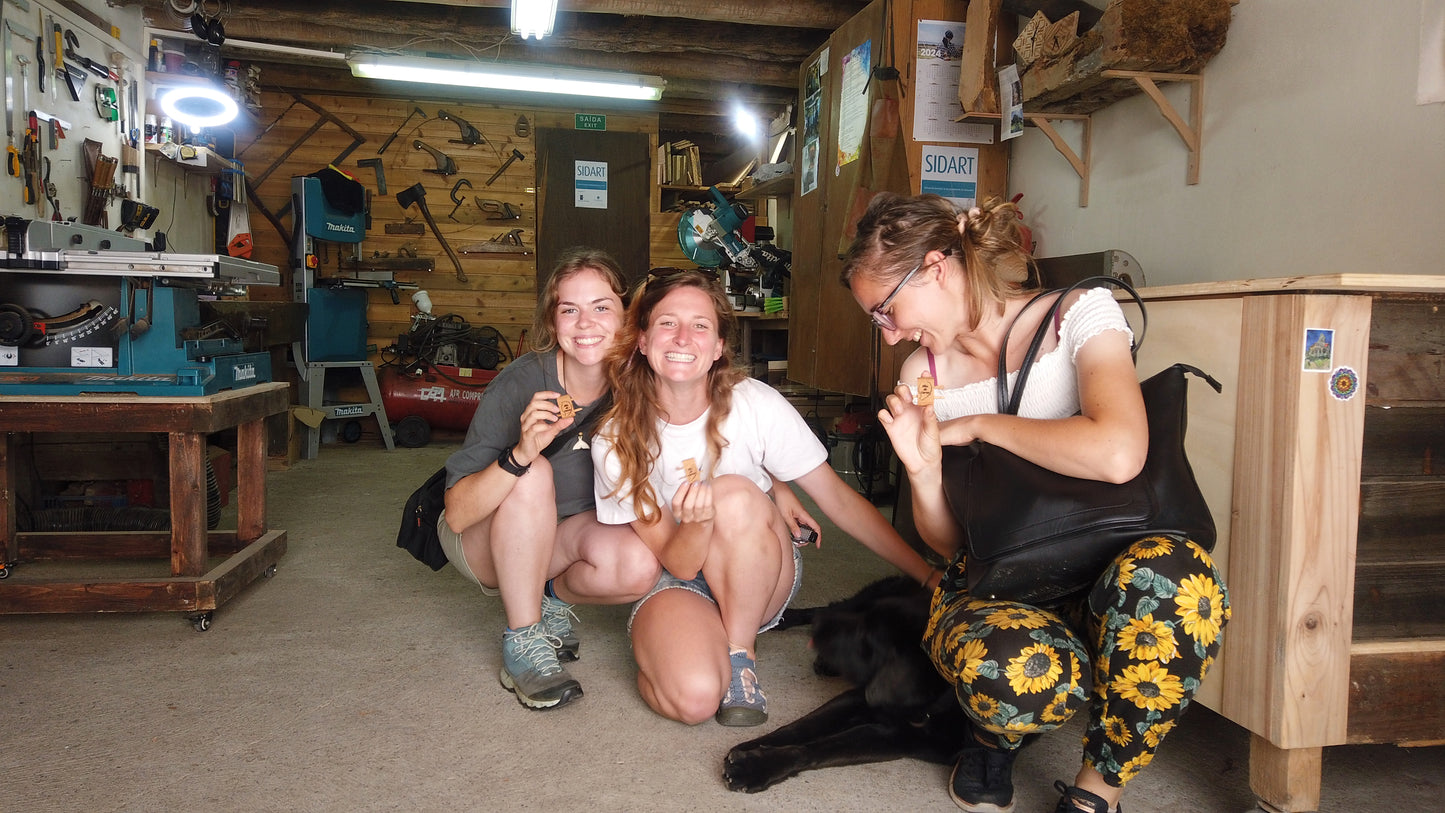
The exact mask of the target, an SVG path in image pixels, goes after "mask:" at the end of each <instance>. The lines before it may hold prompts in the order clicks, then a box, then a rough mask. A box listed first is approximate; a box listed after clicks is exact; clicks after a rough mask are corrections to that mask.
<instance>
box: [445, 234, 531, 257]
mask: <svg viewBox="0 0 1445 813" xmlns="http://www.w3.org/2000/svg"><path fill="white" fill-rule="evenodd" d="M461 252H462V253H463V254H531V253H532V250H531V249H529V248H527V245H526V243H523V242H522V230H521V229H512V230H511V231H509V232H507V233H506V234H499V235H497V236H496V237H493V238H492V239H490V240H485V241H483V242H480V243H468V244H466V245H464V246H462V248H461Z"/></svg>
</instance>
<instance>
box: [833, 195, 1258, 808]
mask: <svg viewBox="0 0 1445 813" xmlns="http://www.w3.org/2000/svg"><path fill="white" fill-rule="evenodd" d="M1018 222H1019V221H1018V209H1017V207H1015V206H1014V205H1013V204H1011V203H1001V202H998V201H990V202H988V203H985V204H984V205H983V206H982V207H978V208H974V209H971V210H968V211H966V212H960V211H958V210H956V209H955V208H954V206H953V204H952V203H950V202H949V201H948V200H946V199H944V198H941V197H938V196H936V195H920V196H917V197H903V196H900V195H894V194H891V193H883V194H880V195H877V196H876V197H875V198H874V199H873V200H872V201H871V202H870V204H869V206H868V210H867V211H866V212H865V213H864V215H863V217H862V218H861V219H860V220H859V222H858V227H857V237H856V238H855V240H854V243H853V246H852V247H851V248H850V250H849V252H848V256H847V259H846V261H845V263H844V266H843V274H842V282H843V284H844V285H845V286H847V287H848V288H849V289H851V290H852V292H853V298H854V299H856V300H857V301H858V304H859V305H860V306H861V307H862V308H863V310H864V311H866V312H867V313H868V314H869V315H870V316H871V317H872V319H873V322H874V324H875V325H877V326H878V328H879V330H880V331H881V332H882V334H883V340H884V341H886V342H887V343H888V344H890V345H893V344H897V343H898V342H900V341H905V340H906V341H913V342H917V343H918V344H919V345H921V346H920V347H919V349H918V350H917V351H916V352H914V353H913V355H912V356H910V357H909V358H908V360H907V361H906V362H905V363H904V365H903V368H902V371H901V373H900V376H901V378H902V382H900V384H899V386H898V387H897V389H896V390H895V391H894V394H892V395H889V396H888V399H887V401H888V408H887V409H885V410H883V411H881V412H880V413H879V420H880V421H881V422H882V423H883V426H884V428H885V429H886V430H887V432H888V436H889V438H890V439H891V440H892V442H893V448H894V450H895V451H896V452H897V453H898V458H899V460H900V461H901V462H902V464H903V467H904V468H905V469H906V470H907V472H908V479H909V484H910V485H911V487H912V491H913V498H912V506H913V512H914V523H915V526H916V527H917V530H918V533H919V536H921V537H922V538H923V541H924V542H926V543H927V544H928V545H929V546H930V547H931V548H933V549H934V550H936V551H938V552H939V553H940V554H942V555H944V556H946V557H949V558H950V559H951V560H952V562H951V564H950V565H949V567H948V569H947V570H946V571H945V572H944V576H943V579H942V583H941V584H940V586H939V588H938V590H937V591H935V593H934V598H933V609H932V613H931V617H930V619H929V625H928V629H927V631H926V632H925V637H924V642H923V643H924V647H925V648H926V649H927V650H928V653H929V655H930V657H931V658H932V659H933V663H934V665H935V666H936V667H937V668H938V670H939V672H940V674H942V675H944V677H946V678H948V679H949V680H950V681H951V682H952V683H953V684H954V686H955V689H956V691H957V694H958V697H959V701H960V703H962V705H963V708H964V711H965V712H966V713H967V714H968V716H969V719H970V721H971V722H972V728H973V733H972V736H969V737H967V741H966V742H960V747H961V749H962V750H961V751H960V756H959V759H958V762H957V764H956V765H955V767H954V772H953V776H952V777H951V778H950V781H949V795H950V797H951V798H952V799H953V801H954V802H955V803H956V804H957V805H958V806H959V807H961V808H962V809H964V810H967V811H979V812H980V813H983V812H984V811H987V813H1000V812H1001V811H1008V810H1011V809H1012V807H1013V780H1012V776H1011V772H1012V766H1013V761H1014V757H1015V756H1016V755H1017V754H1018V749H1019V748H1021V747H1022V746H1023V745H1024V744H1025V743H1027V742H1029V741H1031V740H1032V739H1034V736H1033V735H1037V734H1041V733H1043V732H1046V731H1050V730H1053V729H1055V728H1058V727H1059V726H1060V725H1062V724H1063V723H1064V722H1065V721H1067V720H1068V719H1069V718H1070V717H1072V716H1073V715H1074V714H1075V713H1076V712H1078V711H1079V710H1080V709H1083V708H1084V707H1085V706H1088V715H1089V721H1088V725H1087V726H1086V728H1085V732H1084V755H1083V760H1082V763H1083V764H1082V766H1081V767H1080V768H1079V770H1078V773H1077V774H1076V776H1075V777H1074V781H1073V783H1072V784H1067V783H1064V782H1056V783H1055V787H1056V788H1057V789H1058V790H1059V792H1060V793H1061V798H1060V800H1059V803H1058V807H1057V810H1058V811H1061V813H1072V811H1074V810H1076V809H1080V810H1089V811H1094V812H1095V813H1113V812H1114V811H1117V810H1118V801H1119V797H1120V796H1121V795H1122V794H1123V790H1124V785H1125V784H1126V783H1127V782H1129V781H1130V780H1131V779H1133V778H1134V776H1136V775H1137V774H1138V772H1139V771H1140V770H1141V769H1143V768H1144V767H1145V766H1146V765H1148V764H1149V761H1150V760H1152V759H1153V757H1154V752H1155V750H1156V749H1157V748H1158V747H1159V743H1160V741H1161V740H1162V739H1163V738H1164V736H1165V735H1166V734H1167V733H1169V731H1171V730H1172V729H1173V728H1174V726H1175V723H1176V722H1177V720H1178V718H1179V715H1180V714H1182V713H1183V711H1184V708H1185V707H1186V706H1187V705H1188V704H1189V701H1190V699H1191V698H1192V696H1193V694H1194V691H1195V690H1196V689H1197V688H1198V686H1199V682H1200V681H1201V680H1203V678H1204V675H1205V673H1206V672H1207V671H1208V669H1209V666H1210V664H1211V663H1212V662H1213V660H1214V657H1215V655H1216V654H1217V653H1218V652H1219V647H1220V641H1221V638H1220V635H1221V631H1222V628H1223V627H1224V624H1225V622H1226V621H1227V620H1228V618H1229V601H1228V597H1227V595H1226V593H1225V591H1224V585H1223V581H1222V580H1221V579H1220V576H1219V572H1218V570H1217V569H1216V568H1215V566H1214V563H1213V561H1212V560H1211V559H1210V557H1209V554H1208V553H1206V552H1205V551H1204V549H1203V548H1201V547H1199V546H1198V545H1197V544H1195V543H1194V542H1193V541H1191V540H1188V539H1185V538H1183V537H1173V536H1146V537H1144V538H1143V539H1140V540H1139V541H1137V542H1135V543H1133V544H1132V545H1130V546H1128V547H1127V548H1126V549H1125V550H1124V551H1123V552H1121V553H1120V554H1119V555H1118V557H1116V558H1115V560H1114V562H1113V564H1112V565H1111V566H1110V567H1108V568H1107V569H1105V570H1104V571H1103V572H1102V573H1100V574H1099V576H1098V578H1097V580H1096V581H1095V582H1094V585H1093V588H1092V589H1091V590H1090V591H1088V593H1087V594H1086V595H1085V596H1081V597H1077V598H1075V599H1073V600H1070V601H1068V602H1067V603H1065V604H1062V605H1060V606H1050V607H1047V608H1043V607H1033V606H1029V605H1025V604H1020V603H1016V602H1007V601H994V600H988V599H986V598H984V597H980V596H973V595H970V594H969V592H968V589H967V580H966V577H965V567H966V564H967V562H966V557H965V555H964V551H963V549H962V548H963V546H962V533H961V529H960V522H959V519H958V517H956V516H955V514H954V513H953V510H952V508H951V506H950V505H949V502H948V499H947V497H946V496H945V492H944V478H945V477H946V474H945V472H944V470H943V447H944V446H949V445H967V444H969V443H972V442H973V441H974V440H984V441H987V442H988V443H991V444H994V445H996V446H999V447H1002V448H1004V449H1007V450H1008V451H1010V452H1012V453H1014V454H1015V455H1018V456H1019V457H1022V458H1024V459H1026V460H1029V461H1030V462H1032V463H1034V464H1036V465H1039V466H1042V467H1044V468H1047V469H1050V470H1052V471H1055V472H1058V473H1060V474H1065V475H1069V476H1071V477H1078V478H1084V479H1090V480H1101V481H1108V482H1116V483H1117V482H1125V481H1128V480H1130V479H1132V478H1133V477H1134V476H1135V475H1137V474H1138V473H1139V471H1140V470H1141V468H1142V467H1143V465H1144V459H1145V455H1146V452H1147V450H1148V442H1149V437H1148V425H1147V423H1146V416H1145V412H1144V401H1143V397H1142V395H1141V394H1140V390H1139V384H1138V380H1137V379H1136V378H1135V371H1134V364H1133V358H1132V355H1131V353H1130V340H1131V335H1132V334H1131V333H1130V331H1129V325H1128V323H1127V322H1126V321H1125V320H1124V316H1123V312H1122V311H1121V310H1120V309H1119V306H1118V304H1117V303H1116V302H1115V301H1114V298H1113V296H1112V295H1111V294H1110V293H1108V292H1107V291H1102V290H1097V289H1095V290H1090V291H1081V292H1076V293H1073V294H1070V295H1069V298H1068V299H1067V300H1065V301H1064V302H1063V303H1062V305H1061V307H1060V308H1059V310H1058V313H1059V314H1060V316H1059V318H1058V320H1057V321H1056V322H1055V324H1054V326H1053V330H1050V331H1048V336H1047V339H1046V341H1045V342H1044V344H1043V346H1042V348H1041V350H1040V355H1039V357H1038V359H1037V361H1036V362H1035V365H1034V367H1033V369H1032V371H1031V373H1030V377H1029V379H1028V387H1027V388H1026V390H1025V392H1024V396H1023V399H1022V403H1021V405H1020V408H1019V410H1018V414H1017V415H1004V414H999V409H998V402H997V396H996V393H997V380H996V379H997V375H998V373H997V371H998V366H999V364H998V363H999V356H1000V355H1001V354H1003V355H1004V357H1005V358H1006V359H1007V360H1008V364H1007V366H1006V368H1005V369H1006V370H1007V372H1008V376H1009V383H1010V384H1012V383H1013V379H1014V377H1015V375H1016V373H1017V371H1018V368H1019V365H1020V363H1021V362H1022V360H1023V358H1024V357H1025V356H1026V355H1027V348H1028V345H1029V342H1030V340H1031V339H1032V337H1033V335H1034V334H1035V332H1036V331H1037V330H1038V328H1039V327H1040V325H1041V323H1042V321H1043V319H1044V318H1045V315H1046V313H1047V312H1048V310H1049V308H1048V307H1046V306H1047V305H1050V304H1053V301H1054V297H1056V296H1057V295H1054V297H1051V296H1046V297H1045V301H1044V303H1043V304H1044V305H1045V307H1037V306H1036V307H1034V308H1029V309H1025V305H1026V304H1027V303H1028V302H1029V301H1030V300H1031V299H1032V297H1033V294H1034V293H1035V291H1030V290H1026V282H1025V281H1026V279H1027V277H1028V274H1027V271H1028V265H1029V261H1030V258H1029V255H1028V254H1027V252H1025V251H1024V249H1023V248H1022V247H1021V246H1020V241H1019V231H1018ZM1015 320H1017V322H1016V324H1015ZM1010 324H1013V325H1014V326H1013V329H1012V330H1011V331H1010V330H1009V326H1010ZM1005 341H1007V347H1005ZM925 374H931V375H932V378H933V387H934V403H933V405H931V406H927V405H925V406H919V405H918V404H917V390H916V389H915V387H914V383H915V382H917V381H918V380H919V378H920V377H921V376H923V375H925ZM1146 576H1147V578H1146ZM1091 678H1092V684H1093V688H1092V691H1091V690H1090V686H1089V684H1090V682H1091Z"/></svg>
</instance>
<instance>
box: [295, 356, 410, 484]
mask: <svg viewBox="0 0 1445 813" xmlns="http://www.w3.org/2000/svg"><path fill="white" fill-rule="evenodd" d="M296 367H297V370H298V372H300V374H301V376H302V379H303V381H302V382H301V383H302V386H301V393H302V396H301V398H302V405H303V406H306V407H310V408H311V409H315V410H320V411H321V412H323V413H325V418H331V419H356V418H364V417H366V416H368V415H375V416H376V423H377V426H378V428H379V429H380V430H381V439H382V441H383V442H385V443H386V448H387V450H388V451H390V450H392V449H394V448H396V446H395V444H394V442H393V440H392V435H391V422H390V421H388V420H387V419H386V406H385V405H384V404H382V402H381V387H379V386H377V383H376V368H375V367H374V366H373V365H372V363H371V362H369V361H308V362H305V363H304V364H303V363H298V364H297V365H296ZM335 369H351V370H357V371H359V372H360V373H361V380H362V383H364V384H365V385H366V395H367V397H368V398H370V399H371V400H370V401H358V402H354V403H330V404H328V403H326V395H325V393H326V373H327V372H328V371H330V370H335ZM302 426H303V429H304V436H303V437H304V438H305V443H304V444H303V446H302V448H301V458H302V459H303V460H311V459H313V458H315V457H316V455H317V453H318V452H319V451H320V448H321V423H320V422H319V421H318V422H317V423H316V425H315V426H311V425H310V424H309V423H308V424H303V425H302Z"/></svg>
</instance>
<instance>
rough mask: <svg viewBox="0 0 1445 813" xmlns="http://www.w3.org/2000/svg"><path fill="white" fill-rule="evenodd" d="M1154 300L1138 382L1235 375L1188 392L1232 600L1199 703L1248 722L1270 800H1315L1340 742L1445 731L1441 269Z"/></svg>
mask: <svg viewBox="0 0 1445 813" xmlns="http://www.w3.org/2000/svg"><path fill="white" fill-rule="evenodd" d="M1140 294H1141V295H1142V296H1143V297H1144V298H1145V299H1146V300H1147V301H1148V308H1149V328H1148V336H1147V340H1146V341H1145V343H1144V346H1143V348H1142V350H1141V353H1140V358H1139V374H1140V377H1141V378H1143V377H1145V376H1148V375H1150V374H1152V373H1153V372H1155V371H1156V370H1158V369H1161V368H1163V367H1164V366H1167V365H1168V364H1171V363H1173V362H1175V361H1187V362H1190V363H1192V364H1195V365H1197V366H1199V367H1200V368H1202V369H1204V370H1206V371H1208V372H1210V373H1211V374H1212V375H1214V376H1215V377H1216V378H1218V379H1219V380H1220V381H1221V382H1222V383H1223V384H1224V386H1225V389H1224V396H1223V397H1221V396H1218V395H1215V394H1214V393H1213V391H1211V390H1208V389H1207V388H1205V387H1203V386H1194V385H1191V386H1192V387H1193V389H1192V395H1193V397H1191V399H1190V403H1189V433H1188V449H1189V455H1190V461H1191V463H1192V465H1193V467H1194V469H1195V473H1196V475H1197V477H1198V479H1199V481H1200V486H1201V488H1202V489H1203V490H1204V492H1205V496H1206V498H1207V499H1208V500H1209V502H1210V506H1211V509H1212V511H1213V513H1214V516H1215V519H1216V524H1217V525H1218V526H1219V530H1220V539H1219V544H1218V546H1217V547H1216V549H1215V558H1216V560H1217V561H1218V562H1219V564H1220V565H1221V567H1223V569H1224V572H1225V580H1226V583H1227V585H1228V589H1229V594H1230V598H1231V601H1232V606H1233V612H1234V615H1233V620H1232V621H1231V622H1230V625H1229V627H1228V628H1227V629H1226V631H1225V633H1224V649H1223V652H1222V654H1221V656H1220V659H1219V663H1217V664H1216V665H1215V667H1214V669H1213V671H1212V672H1211V675H1210V678H1209V680H1207V681H1206V682H1205V685H1204V687H1202V689H1201V691H1200V694H1199V696H1198V699H1199V701H1200V702H1203V703H1204V704H1205V705H1208V706H1210V707H1211V708H1213V709H1215V710H1217V711H1219V712H1220V713H1221V714H1223V715H1224V716H1226V717H1228V718H1229V719H1231V720H1233V721H1234V722H1236V723H1238V724H1240V725H1242V726H1244V727H1245V728H1247V729H1249V730H1250V731H1251V732H1252V734H1253V737H1252V740H1251V748H1250V784H1251V787H1252V788H1253V790H1254V792H1255V793H1256V795H1258V796H1259V798H1260V799H1261V800H1262V802H1263V803H1264V806H1265V807H1267V808H1273V809H1275V810H1281V811H1305V810H1316V809H1318V808H1319V806H1320V768H1321V759H1322V749H1323V748H1324V747H1326V746H1331V745H1340V744H1345V743H1417V744H1419V743H1437V742H1440V741H1442V740H1445V613H1442V609H1445V552H1442V551H1445V476H1441V475H1437V474H1436V467H1435V465H1434V464H1433V463H1432V457H1433V456H1438V455H1439V454H1441V453H1442V452H1445V365H1442V360H1445V312H1442V306H1445V277H1439V276H1413V275H1383V274H1337V275H1329V276H1307V277H1288V278H1279V279H1255V280H1243V281H1237V282H1219V283H1202V284H1193V285H1176V286H1168V287H1156V288H1146V289H1142V290H1141V291H1140ZM1125 310H1126V312H1133V311H1134V310H1135V309H1134V306H1133V305H1132V304H1127V305H1126V306H1125ZM1136 324H1137V323H1136ZM1307 330H1310V331H1314V330H1329V331H1333V333H1332V334H1330V339H1331V342H1330V343H1329V349H1328V355H1324V350H1323V345H1320V344H1318V343H1316V344H1315V345H1313V346H1312V347H1313V351H1312V353H1310V354H1307V348H1306V331H1307ZM1318 335H1319V334H1311V336H1312V337H1317V336H1318ZM1307 355H1311V356H1312V363H1310V364H1308V365H1307V364H1306V360H1307V359H1306V357H1307ZM1306 366H1308V367H1311V368H1315V369H1305V368H1306ZM1341 368H1349V369H1351V370H1353V371H1354V373H1355V374H1356V375H1357V382H1358V384H1357V389H1356V390H1354V391H1353V393H1352V394H1348V397H1341V396H1345V395H1347V393H1346V392H1345V391H1346V390H1348V389H1349V377H1348V375H1343V376H1341V375H1337V373H1338V372H1339V371H1340V369H1341Z"/></svg>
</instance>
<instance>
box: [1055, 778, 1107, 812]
mask: <svg viewBox="0 0 1445 813" xmlns="http://www.w3.org/2000/svg"><path fill="white" fill-rule="evenodd" d="M1054 790H1057V791H1058V792H1059V793H1062V794H1063V797H1062V798H1060V799H1059V806H1058V807H1056V808H1054V813H1077V811H1080V810H1083V811H1092V813H1124V806H1123V805H1120V806H1118V807H1116V808H1114V809H1113V810H1110V809H1109V803H1108V802H1106V801H1104V800H1103V799H1102V798H1100V797H1099V796H1097V795H1095V794H1093V793H1090V792H1088V791H1087V790H1084V789H1083V788H1076V787H1074V786H1073V785H1065V784H1064V783H1063V782H1055V783H1054ZM1080 803H1083V804H1084V805H1087V806H1086V807H1079V804H1080Z"/></svg>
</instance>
